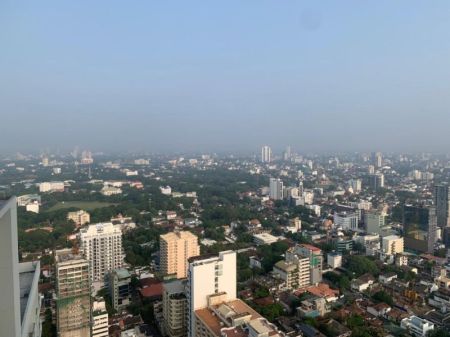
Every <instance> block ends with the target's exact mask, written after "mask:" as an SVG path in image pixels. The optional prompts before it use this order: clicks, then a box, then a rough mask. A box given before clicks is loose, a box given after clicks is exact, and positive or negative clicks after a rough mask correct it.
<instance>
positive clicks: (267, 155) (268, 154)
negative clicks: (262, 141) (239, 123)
mask: <svg viewBox="0 0 450 337" xmlns="http://www.w3.org/2000/svg"><path fill="white" fill-rule="evenodd" d="M271 161H272V149H271V148H270V147H269V146H267V145H264V146H263V147H262V149H261V162H263V163H270V162H271Z"/></svg>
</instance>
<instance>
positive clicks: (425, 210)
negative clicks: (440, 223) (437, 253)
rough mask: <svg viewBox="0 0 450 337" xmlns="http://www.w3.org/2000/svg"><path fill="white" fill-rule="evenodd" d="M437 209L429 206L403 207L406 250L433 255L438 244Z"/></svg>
mask: <svg viewBox="0 0 450 337" xmlns="http://www.w3.org/2000/svg"><path fill="white" fill-rule="evenodd" d="M436 223H437V217H436V209H435V208H434V207H427V206H413V205H405V206H404V207H403V232H404V239H405V248H407V249H410V250H414V251H417V252H422V253H433V251H434V244H435V243H436Z"/></svg>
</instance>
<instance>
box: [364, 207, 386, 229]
mask: <svg viewBox="0 0 450 337" xmlns="http://www.w3.org/2000/svg"><path fill="white" fill-rule="evenodd" d="M364 224H365V225H366V232H367V233H374V234H380V233H381V229H382V228H383V227H384V225H385V215H384V214H382V213H381V212H367V213H364Z"/></svg>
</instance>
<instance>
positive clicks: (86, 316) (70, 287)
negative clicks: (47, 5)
mask: <svg viewBox="0 0 450 337" xmlns="http://www.w3.org/2000/svg"><path fill="white" fill-rule="evenodd" d="M55 259H56V318H57V331H58V336H60V337H85V336H90V333H91V282H90V278H89V262H88V261H87V260H86V259H84V258H83V257H82V256H81V255H78V254H74V253H73V252H72V250H71V249H63V250H57V251H56V253H55Z"/></svg>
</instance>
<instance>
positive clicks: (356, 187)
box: [347, 179, 362, 193]
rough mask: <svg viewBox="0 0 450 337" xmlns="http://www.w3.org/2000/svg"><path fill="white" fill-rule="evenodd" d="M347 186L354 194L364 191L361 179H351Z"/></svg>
mask: <svg viewBox="0 0 450 337" xmlns="http://www.w3.org/2000/svg"><path fill="white" fill-rule="evenodd" d="M347 185H348V186H349V187H350V188H351V189H352V190H353V193H359V192H361V189H362V181H361V179H350V180H349V181H347Z"/></svg>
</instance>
